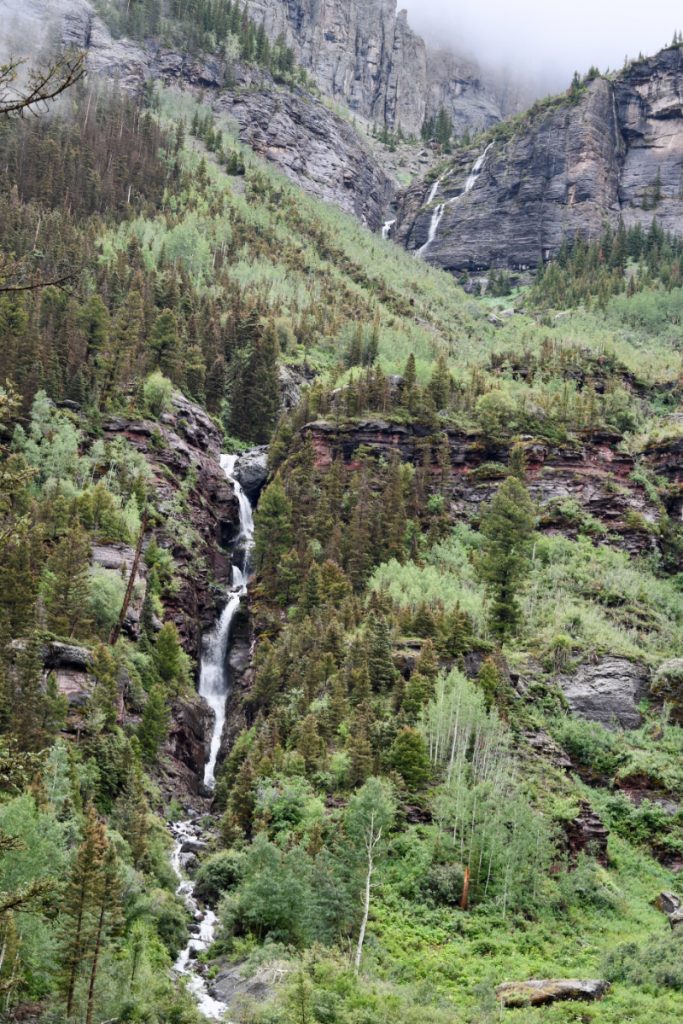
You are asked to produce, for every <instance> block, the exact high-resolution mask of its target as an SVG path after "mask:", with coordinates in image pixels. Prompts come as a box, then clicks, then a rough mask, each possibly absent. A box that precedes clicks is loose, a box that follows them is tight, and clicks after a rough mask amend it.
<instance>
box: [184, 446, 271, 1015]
mask: <svg viewBox="0 0 683 1024" xmlns="http://www.w3.org/2000/svg"><path fill="white" fill-rule="evenodd" d="M238 458H239V457H238V456H236V455H222V456H221V467H222V469H223V472H224V473H225V475H226V477H227V479H228V480H229V482H230V483H231V484H232V486H233V488H234V491H235V496H236V498H237V500H238V503H239V515H240V530H239V535H238V538H237V543H236V546H235V552H234V555H233V567H232V582H231V588H230V592H229V594H228V600H227V602H226V605H225V608H224V609H223V611H222V613H221V615H220V618H219V619H218V622H217V623H216V625H215V627H214V629H213V630H212V632H211V633H209V634H208V636H206V637H204V641H203V644H202V659H201V665H200V672H199V694H200V696H201V697H203V698H204V700H205V701H206V702H207V704H208V705H209V707H210V708H211V709H212V711H213V713H214V725H213V730H212V733H211V744H210V748H209V759H208V761H207V762H206V767H205V769H204V786H205V787H206V789H207V790H212V789H213V788H214V786H215V784H216V761H217V759H218V753H219V751H220V747H221V739H222V736H223V729H224V727H225V705H226V701H227V698H228V692H229V684H230V680H229V678H228V672H227V660H228V654H229V650H230V637H231V630H232V623H233V620H234V618H235V615H236V614H237V611H238V609H239V606H240V601H241V600H242V598H243V597H244V596H245V595H246V593H247V586H248V581H249V562H250V557H251V551H252V548H253V546H254V519H253V515H252V508H251V503H250V501H249V499H248V498H247V496H246V494H245V493H244V491H243V490H242V487H241V485H240V483H239V481H238V480H237V479H236V478H235V473H236V470H237V462H238ZM170 831H171V835H172V836H173V839H174V846H173V852H172V854H171V865H172V867H173V870H174V871H175V873H176V875H177V876H178V888H177V890H176V892H177V894H178V895H179V896H181V897H182V899H183V901H184V903H185V906H186V907H187V909H188V910H189V912H190V914H191V915H192V917H193V920H194V924H193V925H192V927H191V937H190V940H189V942H188V943H187V945H186V946H185V948H184V949H183V950H182V951H181V953H180V954H179V956H178V959H177V960H176V962H175V964H174V967H173V969H174V970H175V971H176V973H177V974H180V975H183V976H185V977H186V978H187V979H188V988H189V989H190V991H191V992H192V994H193V995H194V997H195V999H196V1000H197V1006H198V1007H199V1010H200V1011H201V1013H202V1014H203V1015H204V1016H205V1017H206V1018H207V1019H208V1020H216V1021H225V1013H226V1011H227V1006H226V1004H225V1003H222V1002H220V1000H218V999H214V998H213V996H212V995H211V994H210V992H209V989H208V986H207V983H206V979H205V977H204V975H203V974H202V972H201V970H200V969H199V963H198V961H197V954H198V953H201V952H203V951H204V950H206V949H208V948H209V946H210V945H211V944H212V942H213V940H214V938H215V934H216V927H217V924H218V920H217V918H216V915H215V914H214V912H213V911H212V910H208V909H206V908H205V907H201V906H200V904H199V902H198V901H197V899H196V898H195V895H194V883H193V882H192V880H191V879H190V878H188V877H187V875H186V874H185V866H186V864H187V862H188V859H189V858H191V857H192V855H193V853H195V852H196V851H197V850H199V849H201V847H202V846H204V845H205V844H204V841H203V839H202V830H201V827H200V825H199V823H198V822H197V821H193V820H187V821H177V822H174V823H173V824H172V825H171V826H170Z"/></svg>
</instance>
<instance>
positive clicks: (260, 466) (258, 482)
mask: <svg viewBox="0 0 683 1024" xmlns="http://www.w3.org/2000/svg"><path fill="white" fill-rule="evenodd" d="M235 478H236V479H237V480H238V481H239V483H240V484H241V485H242V490H243V491H244V493H245V494H246V495H247V497H248V498H249V499H250V500H251V501H254V499H255V498H257V497H258V495H259V493H260V492H261V490H262V488H263V486H264V484H265V482H266V480H267V479H268V447H267V445H262V446H261V447H260V448H252V449H251V451H248V452H245V453H244V455H240V457H239V459H238V461H237V466H236V469H235Z"/></svg>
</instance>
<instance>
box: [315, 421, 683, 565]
mask: <svg viewBox="0 0 683 1024" xmlns="http://www.w3.org/2000/svg"><path fill="white" fill-rule="evenodd" d="M304 433H305V434H308V435H310V437H311V439H312V442H313V446H314V449H315V452H316V461H317V464H318V466H319V467H325V466H328V465H330V464H331V462H332V460H333V459H334V458H337V457H341V458H343V459H344V461H345V462H347V463H350V464H353V463H354V462H355V461H356V458H357V452H358V451H359V449H362V450H363V451H365V452H368V451H369V452H370V453H372V454H373V455H375V456H376V457H377V458H389V457H390V456H391V454H392V452H396V453H398V454H399V455H400V458H401V461H402V462H409V463H412V464H413V465H415V466H418V465H420V464H423V460H424V457H425V456H424V451H425V447H424V446H425V443H426V444H427V451H428V452H430V454H431V457H430V459H429V463H428V464H429V468H430V472H431V475H432V477H433V480H434V486H435V488H438V489H439V490H440V491H441V492H442V493H445V495H446V498H447V501H448V506H449V512H450V514H451V516H452V517H453V519H454V520H459V521H476V520H477V519H478V518H479V516H480V514H481V508H482V505H483V504H484V503H485V502H490V501H491V499H492V498H493V496H494V494H495V493H496V490H497V489H498V487H499V486H500V481H501V479H502V478H503V477H504V476H505V466H506V463H507V461H508V457H509V452H508V450H507V448H506V447H505V446H503V445H496V444H495V443H492V442H490V441H487V440H486V439H485V438H483V437H480V436H477V435H473V434H465V433H461V432H456V431H453V430H448V431H447V436H448V441H449V447H450V468H449V470H448V477H447V480H446V482H445V486H444V484H443V483H442V479H441V472H442V471H441V467H440V465H439V460H438V452H437V447H436V444H437V442H434V443H433V444H432V446H431V448H430V447H429V441H428V438H429V437H430V431H429V429H428V428H426V427H421V426H419V425H418V424H411V425H407V424H400V423H389V422H387V421H384V420H365V421H362V422H356V423H350V424H348V425H341V426H337V425H335V424H332V423H330V422H327V421H317V422H315V423H311V424H309V425H308V426H307V427H305V428H304ZM618 441H619V437H618V435H612V434H607V433H603V434H593V435H591V436H590V437H588V436H587V437H586V438H585V439H582V440H580V441H574V442H571V443H570V442H567V443H565V444H562V445H560V444H550V443H549V442H546V441H537V440H534V439H531V438H529V439H527V440H526V441H525V452H526V464H527V484H528V487H529V490H530V492H531V495H532V497H533V499H534V501H535V502H536V503H537V504H538V507H539V511H540V519H539V525H540V528H541V529H543V530H546V531H548V532H561V533H563V534H566V535H567V536H573V535H575V533H576V531H577V526H578V524H577V523H576V522H574V521H572V518H571V515H570V514H568V512H567V508H568V506H567V504H566V503H567V502H572V503H576V504H577V505H578V506H580V508H581V511H582V514H583V515H584V516H586V517H592V518H593V519H594V520H595V521H596V522H597V523H599V524H602V527H604V529H605V530H606V531H607V532H608V533H609V536H610V538H611V541H610V542H613V543H616V544H618V546H619V547H621V548H623V549H624V550H626V551H628V552H630V553H631V554H644V553H646V552H649V551H653V550H654V549H655V546H656V539H655V531H654V529H653V527H655V525H656V524H657V522H658V521H659V518H660V515H661V512H660V509H659V508H658V507H657V505H656V504H655V503H653V502H652V501H651V500H650V498H649V497H648V495H647V494H646V492H645V489H644V488H643V486H642V484H640V483H637V482H635V481H634V480H633V479H632V474H633V471H634V469H635V468H636V461H635V460H634V458H633V457H632V456H630V455H627V454H625V453H623V452H620V451H618V450H617V443H618ZM678 459H679V454H678V452H677V446H676V443H675V442H672V443H670V444H661V445H659V446H658V447H656V448H653V450H652V451H648V452H645V453H644V455H643V456H642V464H643V465H645V466H647V467H648V468H650V469H652V470H655V471H657V472H658V473H661V474H662V475H665V476H666V475H667V474H668V476H669V478H670V479H672V480H676V481H678V478H679V475H680V474H679V473H678V471H677V469H676V467H677V466H678V465H679V462H678ZM671 512H672V514H674V515H675V514H676V512H677V509H676V508H674V507H673V506H672V510H671Z"/></svg>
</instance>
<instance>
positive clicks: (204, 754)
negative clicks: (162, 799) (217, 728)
mask: <svg viewBox="0 0 683 1024" xmlns="http://www.w3.org/2000/svg"><path fill="white" fill-rule="evenodd" d="M212 725H213V712H212V711H211V709H210V708H209V707H208V705H207V704H206V703H205V702H204V701H203V700H202V699H201V698H200V697H195V696H193V697H181V698H177V699H176V700H174V701H173V706H172V717H171V726H170V729H169V734H168V738H167V740H166V742H165V744H164V749H163V755H164V756H163V757H162V760H161V763H162V765H163V774H164V778H165V781H166V784H167V786H168V789H169V791H170V792H171V793H172V794H174V795H176V796H177V795H178V794H180V793H183V794H187V793H191V794H200V795H201V793H202V786H203V782H202V780H203V778H204V766H205V765H206V762H207V759H208V756H209V743H210V739H211V727H212Z"/></svg>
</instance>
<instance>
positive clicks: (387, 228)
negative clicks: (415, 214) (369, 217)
mask: <svg viewBox="0 0 683 1024" xmlns="http://www.w3.org/2000/svg"><path fill="white" fill-rule="evenodd" d="M395 223H396V219H395V218H394V220H387V221H385V222H384V227H383V228H382V238H383V239H384V241H385V242H386V241H387V240H388V239H389V238H391V229H392V228H393V226H394V224H395Z"/></svg>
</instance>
